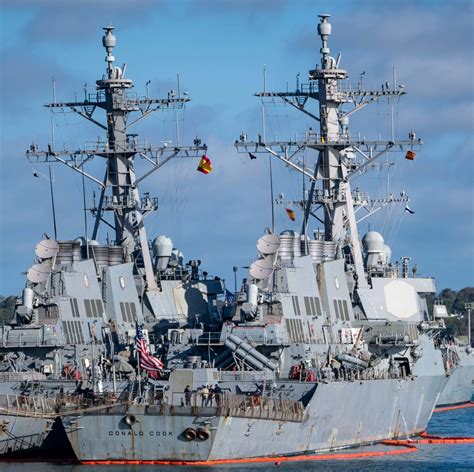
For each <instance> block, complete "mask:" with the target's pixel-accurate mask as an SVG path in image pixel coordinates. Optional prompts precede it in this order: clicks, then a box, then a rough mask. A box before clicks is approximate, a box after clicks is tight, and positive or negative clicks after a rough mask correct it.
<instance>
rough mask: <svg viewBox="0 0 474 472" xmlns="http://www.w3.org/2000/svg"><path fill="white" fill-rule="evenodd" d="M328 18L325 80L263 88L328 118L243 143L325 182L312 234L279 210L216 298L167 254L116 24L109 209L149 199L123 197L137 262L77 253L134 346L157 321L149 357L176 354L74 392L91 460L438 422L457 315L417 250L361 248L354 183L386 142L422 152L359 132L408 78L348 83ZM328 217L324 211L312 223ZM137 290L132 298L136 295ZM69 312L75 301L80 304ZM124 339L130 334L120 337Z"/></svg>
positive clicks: (108, 39) (307, 210) (327, 443)
mask: <svg viewBox="0 0 474 472" xmlns="http://www.w3.org/2000/svg"><path fill="white" fill-rule="evenodd" d="M318 33H319V36H320V38H321V41H322V47H321V50H320V52H321V61H320V63H318V64H317V65H316V68H315V69H313V70H310V72H309V83H308V84H301V85H299V87H298V88H297V90H295V91H294V92H289V91H287V92H283V93H276V92H267V91H266V90H264V91H263V92H262V93H261V94H258V95H259V96H261V97H275V98H278V99H281V100H283V101H285V102H286V103H288V104H290V105H293V106H295V107H296V108H298V109H299V110H301V111H303V112H304V113H305V114H306V115H308V116H310V117H312V118H313V119H315V120H317V121H319V131H318V132H315V131H313V130H309V131H308V132H307V133H306V137H305V139H304V140H303V141H300V142H299V141H288V142H268V141H266V138H265V136H260V137H259V139H258V141H255V142H254V141H249V140H248V139H247V135H246V134H245V133H242V135H241V136H240V138H239V140H238V141H237V142H236V143H235V144H236V147H237V149H238V150H239V151H241V152H244V153H251V154H253V153H259V152H265V153H269V154H270V155H271V156H272V158H277V159H279V160H281V161H283V162H284V164H285V165H287V166H290V167H292V168H293V169H295V170H296V171H298V172H301V173H302V174H304V176H305V177H306V178H307V179H309V181H310V190H309V192H308V195H307V197H305V199H304V201H303V202H301V206H302V208H303V210H304V224H303V227H302V232H301V234H298V233H296V232H294V231H288V230H285V231H283V232H281V233H280V234H277V233H276V231H275V228H274V225H272V227H271V228H268V229H267V231H266V233H265V234H263V235H262V237H261V238H260V239H259V240H258V241H257V256H256V260H255V262H253V263H252V264H251V266H250V268H249V272H248V276H247V277H246V279H244V281H243V283H242V287H241V289H240V291H238V292H236V293H235V294H230V293H228V292H226V297H225V300H218V296H219V295H220V294H222V292H223V290H224V286H223V282H222V281H221V280H219V279H213V280H208V279H206V278H205V277H202V276H200V273H199V269H198V262H197V261H195V262H193V261H190V263H189V269H190V273H189V274H188V273H187V272H185V273H183V268H182V267H180V266H179V265H177V264H176V263H175V260H174V259H173V258H172V257H171V255H170V253H169V251H161V252H160V251H157V253H156V264H155V265H153V264H152V262H151V258H150V256H149V243H148V241H147V238H146V233H145V232H144V225H143V220H142V218H141V213H142V207H141V205H140V202H141V199H140V196H139V193H138V185H137V184H138V183H139V181H140V179H136V178H135V176H134V173H133V167H132V158H133V156H134V155H135V153H136V152H137V150H136V149H130V148H129V146H130V143H129V142H128V141H127V139H126V120H125V118H126V117H127V116H128V113H129V112H130V111H134V110H135V108H134V103H137V104H138V103H140V101H138V102H130V101H129V100H128V99H126V98H125V97H126V95H125V92H126V90H127V89H129V88H130V87H131V85H132V82H131V81H130V80H127V79H124V76H123V69H120V68H117V67H116V66H115V65H114V61H115V58H114V57H113V54H112V50H113V47H114V46H115V37H114V36H113V33H112V29H111V28H106V34H105V36H104V39H103V44H104V47H105V48H106V50H107V56H106V62H107V74H106V76H105V77H103V78H102V79H101V80H98V81H97V86H98V89H99V92H98V94H99V95H100V96H101V97H102V98H101V99H100V101H99V100H98V99H97V100H96V101H95V102H93V103H91V105H90V107H91V108H93V107H94V106H100V107H101V108H103V109H104V110H105V111H106V113H107V127H106V128H107V141H106V143H105V144H104V148H103V150H102V151H101V155H102V156H103V157H104V158H106V161H107V165H108V169H109V172H108V173H107V178H110V177H111V176H114V177H115V180H114V184H113V189H114V197H116V198H115V200H114V198H112V199H110V200H109V199H107V198H106V197H105V194H104V195H103V196H101V202H102V203H101V208H102V209H106V208H107V209H114V207H113V206H114V205H116V204H117V203H118V204H121V203H122V202H123V200H126V201H127V202H128V197H129V195H130V192H131V191H132V193H133V199H132V200H133V205H132V206H131V207H128V206H126V207H124V206H121V207H120V209H121V210H122V212H123V213H121V214H120V213H118V212H116V213H115V230H116V234H117V242H118V243H120V245H121V247H122V249H121V250H123V251H124V255H125V257H127V256H128V257H130V258H131V260H130V262H126V260H123V261H122V260H120V261H118V262H119V263H117V264H116V265H113V266H112V267H107V268H104V270H103V271H102V274H105V277H103V278H101V273H100V272H99V271H98V270H97V267H96V266H95V260H91V259H86V260H85V261H80V262H77V263H75V262H73V264H76V266H75V267H76V270H75V272H76V274H75V275H74V277H76V279H75V283H74V284H72V286H73V287H77V286H80V287H81V291H82V290H84V289H83V285H84V284H83V281H84V274H85V273H86V272H85V271H86V268H87V267H89V269H87V270H89V272H87V278H88V280H89V285H91V284H92V283H93V284H94V286H95V287H96V291H97V297H96V299H97V300H99V301H100V294H102V295H105V300H104V299H103V300H102V301H105V306H106V310H107V317H109V316H112V315H114V314H116V315H115V316H120V313H122V318H123V319H121V320H120V322H121V323H125V326H126V330H125V332H124V334H126V333H129V334H128V339H124V340H123V345H124V344H127V342H128V343H129V344H130V347H132V345H133V342H134V341H133V336H137V337H138V339H140V340H141V339H142V337H143V336H145V337H147V336H148V339H149V343H148V344H149V346H150V347H151V352H150V353H146V352H145V353H144V352H143V351H139V350H138V349H137V353H138V354H135V356H137V355H138V357H139V356H140V355H142V356H143V355H145V356H147V357H148V356H150V355H151V356H152V357H153V359H155V360H156V362H158V361H159V362H160V363H163V367H162V368H160V369H159V370H160V372H159V375H158V376H149V375H148V374H147V373H146V372H144V371H143V370H140V368H139V369H138V374H137V377H136V379H135V380H131V381H130V382H129V384H128V385H127V387H126V388H125V389H123V390H121V391H120V392H117V395H116V396H114V397H108V398H104V397H101V400H100V401H98V402H96V403H94V404H93V405H90V404H88V403H87V402H83V400H82V399H81V398H82V397H81V396H77V397H76V398H75V399H74V400H73V399H71V398H70V399H68V400H67V401H64V402H62V407H61V410H60V412H59V413H60V417H61V421H62V424H63V426H64V430H65V432H66V434H67V437H68V439H69V441H70V444H71V446H72V448H73V450H74V453H75V455H76V456H77V459H78V460H79V461H80V462H82V463H114V462H117V463H127V462H130V463H161V462H166V463H193V462H199V463H202V462H206V463H212V461H218V460H242V459H248V458H256V457H268V456H275V457H278V456H284V455H298V454H304V453H308V452H311V453H314V452H322V451H328V450H334V449H338V448H345V447H351V446H356V445H362V444H370V443H374V442H378V441H382V440H385V439H391V438H398V437H406V436H412V435H415V434H417V433H421V432H422V431H424V430H425V428H426V425H427V423H428V421H429V419H430V417H431V414H432V411H433V409H434V407H435V405H436V403H437V401H438V399H439V395H440V392H441V390H442V389H443V387H444V385H445V383H446V380H447V377H446V373H445V368H444V364H443V355H442V351H441V349H440V348H439V346H438V345H437V344H436V343H435V337H436V333H438V332H439V329H440V328H441V327H442V325H443V323H442V319H441V317H437V316H435V315H436V314H435V313H429V312H428V307H427V302H426V298H425V297H426V294H431V293H435V291H436V288H435V284H434V280H433V279H432V278H424V277H415V274H414V273H413V272H410V270H409V265H408V264H409V258H405V259H404V260H403V264H402V267H401V268H400V267H399V266H398V265H396V264H391V263H390V254H389V249H388V248H387V247H386V246H385V245H384V241H383V237H382V236H381V235H380V234H379V233H376V232H369V233H368V234H366V235H365V236H364V238H363V239H362V246H361V242H360V240H359V235H358V230H357V222H356V218H355V207H356V206H364V205H365V206H367V207H368V206H369V203H370V202H369V199H368V196H367V195H366V194H364V193H363V192H360V191H359V190H357V191H356V190H352V189H351V177H352V176H354V175H356V174H359V173H361V172H362V171H363V170H364V169H365V168H366V167H367V166H368V165H369V164H370V163H372V162H374V161H376V160H377V159H379V158H380V157H381V156H383V155H385V154H386V153H388V152H393V151H398V152H407V153H412V154H413V153H414V152H415V150H416V149H417V148H418V147H419V146H420V145H421V140H420V139H418V138H417V137H416V136H415V133H410V136H409V139H408V140H402V141H397V140H395V139H392V140H390V141H382V140H378V141H368V140H361V139H360V138H355V137H353V136H352V135H351V134H350V133H349V128H348V121H349V116H350V115H351V114H352V113H355V112H357V111H359V110H361V109H363V108H364V107H365V106H367V105H369V104H370V103H373V102H377V101H387V102H390V101H395V100H397V101H398V100H399V99H400V97H401V96H402V95H404V94H405V91H404V89H403V88H400V87H396V86H394V88H393V89H392V88H390V87H384V88H383V89H382V90H365V89H364V88H362V87H359V88H355V89H354V88H351V87H349V86H348V85H347V83H346V79H347V73H346V71H345V70H343V69H342V68H340V56H339V57H338V58H337V59H335V58H333V57H331V56H330V50H329V45H328V40H329V36H330V34H331V25H330V23H329V15H320V23H319V25H318ZM102 94H103V95H102ZM311 100H317V101H318V102H319V113H318V115H315V114H314V113H312V112H311V111H310V110H309V109H308V108H309V107H308V106H307V102H308V103H310V102H311ZM99 102H100V104H101V105H99ZM64 105H67V106H72V107H79V106H80V107H84V109H83V110H84V111H83V114H85V115H87V110H88V108H87V107H88V106H89V105H87V104H86V105H85V104H84V103H81V104H78V103H72V104H63V106H64ZM346 108H350V110H346ZM89 118H90V117H89ZM303 149H308V150H313V151H314V152H315V154H316V155H317V159H316V161H315V165H314V168H311V169H310V170H308V168H307V167H305V166H303V167H301V166H300V165H298V164H297V163H295V162H294V160H293V156H294V155H295V154H296V153H297V152H298V151H301V150H303ZM125 150H126V152H125ZM349 151H350V152H349ZM354 154H356V155H358V156H359V158H360V159H354ZM110 171H111V172H110ZM116 172H117V173H116ZM119 177H120V178H119ZM104 182H105V181H104ZM401 198H403V197H401ZM110 207H112V208H110ZM319 210H322V217H319V216H318V215H317V214H316V212H317V211H319ZM97 211H99V210H97ZM100 211H102V210H100ZM124 215H126V216H127V217H125V216H124ZM132 215H133V216H134V218H133V219H129V218H130V217H132ZM314 216H316V218H313V217H314ZM133 221H135V222H136V223H135V224H134V223H133ZM313 221H316V224H318V225H319V224H321V225H322V227H321V228H317V229H316V231H315V232H314V233H313V236H314V237H309V232H310V224H311V223H312V222H313ZM83 246H84V245H82V247H83ZM168 246H169V245H168ZM91 248H92V246H91V247H89V250H91ZM86 249H87V246H86ZM136 254H139V256H138V257H137V256H136ZM108 257H109V256H108ZM138 261H142V262H141V265H140V264H139V263H138ZM66 272H67V271H66ZM48 274H49V272H48ZM69 276H71V277H72V275H69ZM48 277H49V275H48ZM121 277H122V278H121ZM100 282H101V283H100ZM81 284H82V285H81ZM183 284H188V285H187V288H186V291H183V292H181V293H182V295H183V296H184V300H185V301H188V300H193V298H192V297H193V296H197V298H198V301H199V302H202V303H197V304H196V306H197V308H196V310H193V309H191V306H193V305H191V303H188V304H187V308H186V310H183V311H180V310H179V309H178V304H174V305H170V304H169V301H170V293H171V292H170V291H168V292H166V287H167V286H171V287H172V288H173V290H174V289H175V288H176V287H183ZM104 287H105V288H104ZM164 294H165V296H163V295H164ZM166 294H167V295H166ZM173 295H175V296H176V293H175V292H173ZM77 296H78V295H77V292H74V293H71V294H68V296H65V297H64V298H65V301H64V303H65V304H66V305H67V306H69V305H71V307H73V306H75V303H74V301H73V300H72V298H73V297H77ZM132 299H133V300H135V302H134V307H133V310H132V311H129V309H128V308H127V305H126V304H127V303H129V302H130V300H132ZM101 303H102V302H101ZM68 304H69V305H68ZM68 310H69V311H71V312H73V313H74V310H75V308H74V309H72V310H71V309H69V308H68ZM91 313H92V312H91ZM99 313H100V310H99ZM127 313H130V314H132V313H133V316H130V317H127ZM117 314H118V315H117ZM98 318H100V316H99V317H98ZM104 319H105V317H103V320H104ZM103 320H102V321H101V323H104V321H103ZM71 321H76V320H75V319H74V318H71ZM134 322H135V326H134ZM73 326H75V325H73ZM101 326H102V324H101ZM88 340H89V341H91V342H93V339H92V338H90V337H88ZM123 345H122V348H123ZM110 346H111V347H110V348H111V349H112V348H113V349H115V346H114V343H113V341H112V342H111V343H110ZM132 357H133V354H132ZM137 365H138V366H140V365H141V364H140V361H138V362H137Z"/></svg>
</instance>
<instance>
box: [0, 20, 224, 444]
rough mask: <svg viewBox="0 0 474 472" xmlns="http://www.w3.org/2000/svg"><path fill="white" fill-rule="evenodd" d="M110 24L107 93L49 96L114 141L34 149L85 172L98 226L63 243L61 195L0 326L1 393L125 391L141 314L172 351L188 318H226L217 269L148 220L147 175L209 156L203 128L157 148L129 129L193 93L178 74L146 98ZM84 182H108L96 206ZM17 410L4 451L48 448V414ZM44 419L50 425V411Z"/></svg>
mask: <svg viewBox="0 0 474 472" xmlns="http://www.w3.org/2000/svg"><path fill="white" fill-rule="evenodd" d="M112 31H113V28H106V34H105V36H104V47H105V48H106V50H107V64H108V72H107V74H106V75H104V76H103V77H102V79H100V80H98V81H97V91H96V92H94V93H87V91H85V97H84V100H82V101H77V100H75V101H73V102H59V101H57V100H56V97H53V102H52V103H49V104H48V105H46V106H47V107H48V108H50V109H51V110H52V111H53V112H56V111H58V112H64V110H67V111H68V112H72V113H76V114H78V115H80V116H81V117H83V118H85V119H86V120H88V121H90V122H91V123H93V124H95V125H97V126H98V127H99V128H101V129H104V130H107V139H106V140H105V141H102V142H101V141H94V142H92V143H86V144H85V145H84V146H82V147H81V148H79V149H77V150H68V149H66V148H61V149H57V148H56V146H55V144H54V142H53V143H50V144H49V145H48V146H47V149H46V150H45V151H43V150H40V149H39V146H38V145H37V144H35V143H33V144H32V145H31V146H30V148H29V149H28V150H27V152H26V157H27V158H28V160H29V161H30V162H32V163H34V164H38V165H39V164H47V165H48V164H51V163H60V164H62V165H64V166H67V167H68V168H69V169H71V170H72V171H73V172H76V173H79V174H81V175H82V179H83V192H84V194H83V196H84V212H86V211H88V212H90V213H91V214H92V215H93V216H94V224H93V227H92V228H89V229H90V230H91V234H88V227H87V219H85V233H84V235H82V236H80V237H78V238H76V239H74V240H58V238H57V232H56V220H55V214H54V198H53V195H51V196H52V207H53V221H54V237H53V235H48V234H44V235H43V238H42V239H41V240H40V241H39V242H38V244H37V245H36V247H35V250H34V254H32V257H34V264H32V266H31V267H30V268H29V269H28V270H27V272H26V278H27V281H26V286H25V288H24V290H23V293H22V296H21V297H19V298H18V300H17V305H16V308H15V314H14V318H13V319H12V321H11V323H10V324H7V325H5V326H2V328H1V330H2V336H1V344H0V353H1V356H2V363H1V364H0V379H1V383H0V393H1V394H3V395H6V397H5V398H14V397H15V396H18V398H28V397H29V398H32V399H33V398H35V397H37V396H41V397H42V398H45V399H47V400H48V401H49V400H51V401H54V400H55V399H56V398H57V396H58V395H59V394H60V395H61V396H63V395H70V394H74V395H81V396H83V397H87V396H89V395H91V394H92V395H94V394H98V395H107V394H111V395H112V394H113V393H114V392H118V391H121V390H122V389H123V388H124V385H126V383H127V381H128V380H130V379H133V378H135V376H136V364H135V363H134V361H135V360H134V357H133V355H131V352H130V351H128V350H127V349H128V347H129V346H130V342H131V340H133V339H134V336H135V327H136V324H137V323H140V324H143V323H147V325H148V328H149V330H146V331H145V335H146V336H147V340H148V341H151V345H152V346H153V348H155V346H156V349H157V350H160V349H164V344H163V343H164V337H163V335H162V333H166V332H167V330H168V329H170V328H171V327H176V328H177V329H178V328H179V326H181V325H182V324H183V320H188V319H192V320H194V322H196V319H197V318H198V317H199V316H202V317H204V318H206V317H207V318H206V319H209V320H211V319H213V318H214V317H216V313H217V297H218V296H219V295H221V294H222V293H223V290H224V286H223V282H222V281H221V280H220V279H219V278H209V277H208V276H207V273H206V272H203V271H202V269H199V265H200V263H201V261H200V260H191V261H189V262H185V261H184V260H183V254H182V253H181V251H180V250H179V249H178V248H175V247H174V246H173V243H172V241H171V239H170V238H168V237H166V236H164V235H160V236H158V237H156V238H154V240H153V241H152V242H151V243H150V242H149V241H148V237H147V233H146V229H145V226H144V224H143V220H144V218H146V217H147V216H149V215H150V214H151V213H152V212H154V211H156V210H157V208H158V199H157V198H154V197H151V196H150V195H149V194H144V195H143V196H141V195H140V194H139V192H138V183H139V182H141V181H143V180H144V179H146V178H147V177H149V176H150V175H152V174H153V173H154V172H155V171H157V170H159V169H160V168H161V167H162V166H163V165H165V164H166V163H168V162H169V161H171V160H172V159H180V158H193V157H194V158H196V157H198V156H201V155H202V154H203V153H205V151H206V145H205V144H202V143H201V140H200V139H199V138H198V137H196V138H195V140H194V143H193V144H192V145H191V146H184V145H181V144H180V143H179V142H178V138H177V139H176V142H170V141H163V142H162V145H161V146H158V147H154V146H152V145H151V144H149V143H147V142H145V141H139V140H138V139H137V135H136V134H130V129H131V127H132V126H133V125H134V124H135V123H137V122H139V121H141V120H142V119H144V118H146V117H148V116H150V115H151V114H152V113H154V112H160V111H166V112H171V113H173V114H175V113H178V112H179V110H180V109H181V108H183V107H184V106H185V104H186V103H187V102H189V101H190V98H189V95H188V93H187V92H183V91H181V89H180V85H179V78H178V83H177V88H176V90H171V91H170V92H168V95H167V97H166V98H162V99H161V98H160V99H153V98H150V97H149V96H148V90H147V94H146V96H144V97H139V96H138V95H137V93H136V92H134V91H133V89H132V88H133V83H132V81H131V80H128V79H126V78H125V66H123V67H122V68H118V67H115V66H113V61H114V58H113V56H112V53H111V51H112V50H113V48H114V45H115V36H114V35H113V34H112ZM97 110H104V111H105V112H106V121H105V124H103V123H101V122H100V121H98V120H97V119H96V114H97V113H95V112H96V111H97ZM132 115H135V117H134V118H135V119H134V120H133V122H132V120H131V119H129V117H130V116H132ZM137 115H138V116H137ZM134 157H138V158H140V159H142V160H143V161H144V162H145V163H146V164H147V166H148V169H146V170H145V171H144V173H143V174H142V175H137V174H136V172H135V170H134V160H133V159H134ZM93 158H96V159H102V160H103V162H105V163H106V166H105V172H104V174H103V175H102V176H99V177H96V176H94V175H93V174H92V173H91V172H89V170H88V167H87V166H88V165H89V164H90V161H91V160H92V159H93ZM85 179H88V180H90V181H92V182H94V183H95V184H97V186H98V188H99V190H100V196H99V198H98V199H96V198H95V195H94V196H93V198H91V203H90V205H89V207H87V205H86V198H87V197H86V195H85V186H84V181H85ZM50 183H51V184H52V182H51V180H50ZM51 192H52V189H51ZM108 215H111V216H108ZM103 227H112V228H114V229H115V240H114V242H112V243H107V244H100V243H99V242H98V240H99V238H100V236H101V234H100V232H101V230H102V228H103ZM104 236H105V235H103V236H102V239H105V237H104ZM158 326H159V328H158ZM155 327H156V328H157V329H156V330H155V329H154V328H155ZM155 336H156V337H155ZM10 403H11V402H10ZM17 411H18V410H17V409H14V408H13V409H12V408H9V409H8V419H6V420H5V422H4V423H2V425H3V426H2V428H3V429H2V433H1V435H0V441H4V442H2V443H1V444H2V446H1V448H0V453H1V452H15V451H17V450H25V449H29V448H30V447H37V446H41V444H42V439H44V437H45V425H46V422H44V421H43V422H42V421H39V419H38V418H39V416H38V414H32V415H31V417H30V419H29V420H28V411H29V410H25V411H23V412H22V414H21V415H16V416H15V412H17ZM0 413H1V414H2V415H3V412H2V410H0ZM33 413H35V412H34V411H33ZM49 413H51V411H50V412H49ZM5 415H7V413H6V412H5ZM12 418H16V421H12ZM46 420H47V425H48V428H49V426H50V425H49V422H50V420H51V415H48V416H47V418H46ZM46 420H45V421H46ZM43 423H44V424H43ZM49 429H51V428H49ZM34 431H36V433H34ZM3 433H5V436H4V434H3ZM53 433H54V430H53V432H52V434H53ZM33 436H34V438H36V439H33ZM4 437H5V439H4ZM56 440H57V438H56ZM53 442H55V441H53ZM3 444H6V445H5V446H3ZM27 445H28V447H27Z"/></svg>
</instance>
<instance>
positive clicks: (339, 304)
mask: <svg viewBox="0 0 474 472" xmlns="http://www.w3.org/2000/svg"><path fill="white" fill-rule="evenodd" d="M337 306H338V307H339V316H340V317H341V320H345V319H346V318H345V316H344V311H343V310H342V300H338V301H337Z"/></svg>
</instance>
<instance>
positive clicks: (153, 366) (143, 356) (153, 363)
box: [135, 323, 164, 372]
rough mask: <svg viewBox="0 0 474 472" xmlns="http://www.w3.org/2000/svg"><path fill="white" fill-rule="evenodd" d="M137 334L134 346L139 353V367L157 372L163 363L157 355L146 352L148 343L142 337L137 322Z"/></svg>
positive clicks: (141, 331)
mask: <svg viewBox="0 0 474 472" xmlns="http://www.w3.org/2000/svg"><path fill="white" fill-rule="evenodd" d="M136 329H137V334H136V336H135V347H136V349H137V351H138V352H139V353H140V367H141V368H142V369H144V370H148V371H149V372H158V371H160V370H161V369H163V367H164V364H163V362H161V360H160V359H158V357H154V356H152V355H151V354H149V353H148V345H147V343H146V339H145V338H144V337H143V330H142V328H141V326H140V325H139V324H138V323H137V325H136Z"/></svg>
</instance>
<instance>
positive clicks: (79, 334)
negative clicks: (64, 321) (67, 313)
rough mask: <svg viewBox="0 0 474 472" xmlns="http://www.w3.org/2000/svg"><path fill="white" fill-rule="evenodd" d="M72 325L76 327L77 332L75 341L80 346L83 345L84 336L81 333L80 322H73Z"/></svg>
mask: <svg viewBox="0 0 474 472" xmlns="http://www.w3.org/2000/svg"><path fill="white" fill-rule="evenodd" d="M73 323H74V324H75V325H76V331H77V341H78V342H79V343H81V344H84V334H83V333H82V324H81V322H80V321H73Z"/></svg>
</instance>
